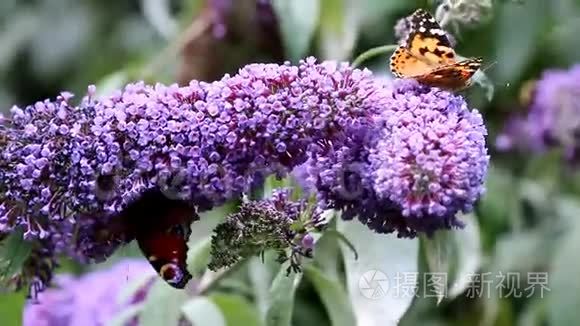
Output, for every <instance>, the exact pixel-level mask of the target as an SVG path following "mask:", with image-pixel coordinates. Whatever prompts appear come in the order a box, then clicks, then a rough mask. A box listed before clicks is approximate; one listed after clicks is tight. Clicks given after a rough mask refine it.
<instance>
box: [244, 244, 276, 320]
mask: <svg viewBox="0 0 580 326" xmlns="http://www.w3.org/2000/svg"><path fill="white" fill-rule="evenodd" d="M266 256H268V253H266ZM248 276H249V278H250V282H251V283H252V288H253V290H254V298H255V301H256V306H257V307H258V311H259V312H260V316H262V317H263V318H264V319H265V318H266V314H267V312H268V307H269V303H268V300H269V296H270V294H269V292H270V284H271V282H272V280H273V278H274V272H272V270H271V269H270V268H269V266H268V265H266V264H264V263H263V262H262V261H261V259H260V258H258V257H255V258H252V259H250V262H249V275H248Z"/></svg>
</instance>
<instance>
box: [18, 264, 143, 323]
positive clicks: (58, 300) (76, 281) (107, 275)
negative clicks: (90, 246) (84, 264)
mask: <svg viewBox="0 0 580 326" xmlns="http://www.w3.org/2000/svg"><path fill="white" fill-rule="evenodd" d="M148 275H149V276H151V278H153V277H154V272H153V270H151V268H150V266H149V264H147V262H145V261H136V260H130V259H126V260H123V261H120V262H118V263H116V264H115V265H114V266H113V267H111V268H109V269H105V270H100V271H96V272H92V273H89V274H87V275H84V276H82V277H80V278H75V277H73V276H69V275H57V276H56V280H55V283H56V287H55V288H51V289H48V290H46V291H44V292H43V293H41V294H40V295H39V301H38V302H29V303H27V305H26V307H25V309H24V318H23V325H25V326H32V325H34V326H37V325H43V326H65V325H83V326H90V325H95V326H98V325H105V324H107V322H109V321H110V320H111V319H112V318H114V317H115V316H116V315H117V314H118V313H120V312H121V311H122V310H123V309H124V308H126V307H128V306H130V305H132V304H136V303H139V302H141V301H142V300H143V299H144V298H145V295H146V293H147V291H148V288H149V285H150V284H151V282H144V283H143V284H144V285H143V287H142V288H141V289H139V290H138V291H136V293H135V294H134V295H133V296H131V297H129V298H128V299H127V300H126V302H123V301H121V300H120V298H119V295H120V293H121V291H122V289H123V288H124V287H125V286H127V284H128V283H130V282H133V281H138V280H139V279H140V278H141V277H147V276H148ZM132 324H134V325H136V324H137V323H136V320H135V321H134V322H133V323H132Z"/></svg>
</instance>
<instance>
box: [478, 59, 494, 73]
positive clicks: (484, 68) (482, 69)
mask: <svg viewBox="0 0 580 326" xmlns="http://www.w3.org/2000/svg"><path fill="white" fill-rule="evenodd" d="M496 64H497V61H494V62H491V63H489V64H488V65H487V66H485V67H483V68H481V71H483V72H485V71H487V70H488V69H489V68H491V67H493V66H495V65H496Z"/></svg>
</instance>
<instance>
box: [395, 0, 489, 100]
mask: <svg viewBox="0 0 580 326" xmlns="http://www.w3.org/2000/svg"><path fill="white" fill-rule="evenodd" d="M410 20H411V32H410V33H409V36H408V37H407V39H406V40H405V41H404V42H402V43H401V44H400V45H399V47H398V48H397V49H396V50H395V52H394V53H393V55H392V56H391V72H392V73H393V74H394V75H395V76H396V77H398V78H413V79H416V80H417V81H419V82H420V83H422V84H425V85H429V86H433V87H440V88H445V89H450V90H460V89H463V88H465V87H468V86H469V85H470V84H471V81H470V80H471V77H472V76H473V74H475V72H476V71H477V70H478V69H479V68H480V67H481V63H482V61H483V60H482V59H481V58H471V59H466V60H462V61H458V58H457V55H456V54H455V51H454V50H453V47H452V46H451V43H450V42H449V39H448V38H447V36H446V34H445V31H444V30H443V29H441V26H439V24H438V23H437V21H436V20H435V18H433V16H431V14H429V13H428V12H426V11H425V10H423V9H418V10H417V11H415V12H414V13H413V14H412V15H411V18H410Z"/></svg>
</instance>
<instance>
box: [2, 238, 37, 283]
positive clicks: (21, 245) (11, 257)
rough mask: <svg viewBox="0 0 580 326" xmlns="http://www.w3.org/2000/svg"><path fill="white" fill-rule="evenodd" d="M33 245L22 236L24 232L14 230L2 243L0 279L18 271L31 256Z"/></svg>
mask: <svg viewBox="0 0 580 326" xmlns="http://www.w3.org/2000/svg"><path fill="white" fill-rule="evenodd" d="M31 251H32V245H31V243H30V242H28V241H26V240H24V239H23V238H22V232H13V233H11V234H10V235H9V236H8V237H7V238H6V239H4V240H3V241H2V243H0V281H3V280H4V278H5V277H7V278H10V277H12V276H13V275H14V274H16V273H18V272H19V271H20V269H21V268H22V265H23V264H24V262H25V261H26V259H27V258H28V256H30V252H31Z"/></svg>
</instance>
